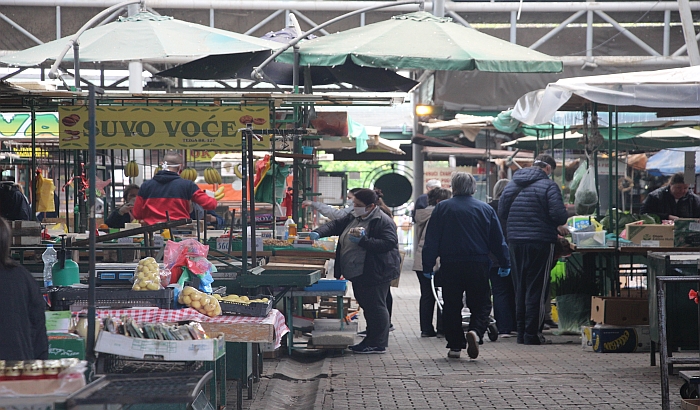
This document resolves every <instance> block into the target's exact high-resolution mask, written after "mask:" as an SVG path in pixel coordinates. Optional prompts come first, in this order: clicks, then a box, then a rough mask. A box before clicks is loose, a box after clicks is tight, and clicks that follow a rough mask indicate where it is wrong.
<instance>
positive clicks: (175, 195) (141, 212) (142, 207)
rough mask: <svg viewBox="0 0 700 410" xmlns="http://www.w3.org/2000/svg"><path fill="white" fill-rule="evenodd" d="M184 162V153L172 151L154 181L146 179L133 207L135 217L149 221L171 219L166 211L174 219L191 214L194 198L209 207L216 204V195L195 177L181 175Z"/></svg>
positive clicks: (203, 206)
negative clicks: (194, 178)
mask: <svg viewBox="0 0 700 410" xmlns="http://www.w3.org/2000/svg"><path fill="white" fill-rule="evenodd" d="M183 163H184V161H183V158H182V155H180V154H179V153H177V152H176V151H169V152H167V153H166V154H165V157H164V160H163V170H162V171H159V172H158V173H157V174H156V176H154V177H153V179H151V180H150V181H146V182H144V184H143V186H141V189H140V190H139V194H138V196H137V197H136V202H135V203H134V208H133V209H132V210H131V213H132V215H133V216H134V218H136V219H138V220H141V221H143V222H144V223H145V224H147V225H153V224H155V223H158V222H165V221H166V220H167V217H166V211H167V212H168V213H169V215H170V220H171V221H177V220H181V219H189V218H190V201H193V202H195V203H197V204H199V205H201V206H202V208H204V209H205V210H207V211H209V210H212V209H214V208H216V199H214V198H213V197H211V196H209V195H207V194H206V193H205V192H204V191H202V190H201V189H199V187H198V186H197V184H195V183H194V182H192V181H188V180H186V179H182V178H180V174H179V172H180V171H182V164H183Z"/></svg>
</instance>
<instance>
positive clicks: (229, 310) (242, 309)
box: [219, 295, 274, 317]
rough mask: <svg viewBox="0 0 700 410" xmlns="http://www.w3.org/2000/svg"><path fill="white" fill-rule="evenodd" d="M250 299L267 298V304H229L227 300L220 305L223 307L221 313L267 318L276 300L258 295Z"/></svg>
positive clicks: (220, 302) (221, 301)
mask: <svg viewBox="0 0 700 410" xmlns="http://www.w3.org/2000/svg"><path fill="white" fill-rule="evenodd" d="M249 298H250V299H262V298H267V303H260V302H253V303H250V304H248V305H246V304H243V303H238V302H229V301H225V300H220V301H219V305H221V313H223V314H225V315H242V316H259V317H265V316H267V314H268V313H270V310H272V306H273V305H274V298H273V297H272V296H267V295H257V296H250V297H249Z"/></svg>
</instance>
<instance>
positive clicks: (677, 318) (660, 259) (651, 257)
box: [647, 252, 700, 352]
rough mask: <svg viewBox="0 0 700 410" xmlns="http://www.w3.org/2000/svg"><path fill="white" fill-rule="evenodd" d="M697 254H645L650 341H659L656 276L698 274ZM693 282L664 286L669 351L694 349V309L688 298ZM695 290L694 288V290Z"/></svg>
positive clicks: (696, 324) (695, 315) (695, 320)
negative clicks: (647, 276) (647, 278)
mask: <svg viewBox="0 0 700 410" xmlns="http://www.w3.org/2000/svg"><path fill="white" fill-rule="evenodd" d="M698 262H700V254H698V253H696V252H695V253H693V252H649V254H648V255H647V263H648V270H647V272H648V275H649V281H648V283H649V328H650V330H651V340H652V341H653V342H655V343H658V342H659V312H658V307H657V305H656V277H657V276H695V275H697V274H698ZM697 287H698V285H697V284H694V283H669V284H667V285H666V329H667V332H666V333H667V335H666V340H667V345H668V350H669V352H674V351H676V350H677V349H678V348H681V349H690V350H697V349H698V310H697V308H696V306H695V303H693V301H692V300H689V299H688V292H689V291H690V289H693V288H697ZM696 290H697V289H696Z"/></svg>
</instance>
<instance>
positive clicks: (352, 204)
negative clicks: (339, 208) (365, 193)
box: [345, 199, 355, 208]
mask: <svg viewBox="0 0 700 410" xmlns="http://www.w3.org/2000/svg"><path fill="white" fill-rule="evenodd" d="M345 206H349V207H350V208H352V207H354V206H355V203H354V202H352V199H348V202H346V203H345Z"/></svg>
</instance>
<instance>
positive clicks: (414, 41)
mask: <svg viewBox="0 0 700 410" xmlns="http://www.w3.org/2000/svg"><path fill="white" fill-rule="evenodd" d="M299 47H300V49H299V51H300V64H301V65H302V66H305V65H311V66H338V65H342V64H343V63H345V61H347V60H348V59H350V60H352V61H353V62H354V63H355V64H357V65H360V66H365V67H378V68H390V69H419V70H453V71H456V70H479V71H490V72H500V73H557V72H560V71H562V67H563V64H562V62H561V61H560V60H557V59H555V58H553V57H550V56H548V55H546V54H542V53H540V52H537V51H534V50H530V49H528V48H526V47H522V46H519V45H517V44H512V43H509V42H507V41H504V40H501V39H499V38H496V37H493V36H490V35H488V34H484V33H481V32H479V31H477V30H474V29H473V28H469V27H465V26H462V25H460V24H456V23H452V19H451V18H440V17H435V16H433V15H432V14H430V13H427V12H424V11H419V12H415V13H409V14H403V15H400V16H394V17H392V18H391V19H390V20H386V21H382V22H379V23H374V24H368V25H366V26H363V27H358V28H354V29H351V30H347V31H343V32H339V33H335V34H331V35H328V36H325V37H319V38H315V39H313V40H309V41H305V42H302V43H300V44H299ZM277 61H280V62H284V63H293V62H294V54H293V52H292V50H288V51H286V52H285V53H283V54H281V55H280V56H279V57H277Z"/></svg>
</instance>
